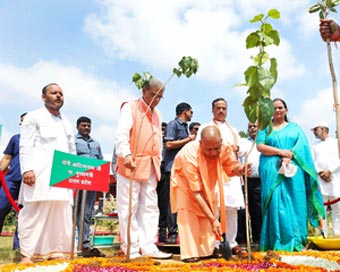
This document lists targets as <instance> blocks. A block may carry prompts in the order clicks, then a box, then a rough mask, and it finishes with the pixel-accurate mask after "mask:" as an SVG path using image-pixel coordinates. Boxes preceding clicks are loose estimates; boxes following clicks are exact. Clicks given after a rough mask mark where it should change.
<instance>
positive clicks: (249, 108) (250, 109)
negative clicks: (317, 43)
mask: <svg viewBox="0 0 340 272" xmlns="http://www.w3.org/2000/svg"><path fill="white" fill-rule="evenodd" d="M245 101H247V98H246V100H245ZM243 106H244V112H245V114H246V116H247V118H248V120H249V122H251V123H255V122H256V120H257V116H258V105H257V104H256V103H247V104H244V105H243Z"/></svg>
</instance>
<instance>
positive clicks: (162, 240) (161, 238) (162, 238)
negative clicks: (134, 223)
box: [158, 228, 166, 243]
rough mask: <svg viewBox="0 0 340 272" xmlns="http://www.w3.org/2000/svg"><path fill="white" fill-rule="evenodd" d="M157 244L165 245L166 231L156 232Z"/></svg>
mask: <svg viewBox="0 0 340 272" xmlns="http://www.w3.org/2000/svg"><path fill="white" fill-rule="evenodd" d="M158 242H159V243H166V229H163V228H161V229H159V231H158Z"/></svg>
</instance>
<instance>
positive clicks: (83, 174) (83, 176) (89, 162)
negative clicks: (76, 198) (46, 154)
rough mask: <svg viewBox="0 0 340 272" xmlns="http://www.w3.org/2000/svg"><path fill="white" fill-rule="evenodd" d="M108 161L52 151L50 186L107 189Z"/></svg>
mask: <svg viewBox="0 0 340 272" xmlns="http://www.w3.org/2000/svg"><path fill="white" fill-rule="evenodd" d="M109 176H110V162H108V161H104V160H98V159H94V158H88V157H83V156H77V155H73V154H70V153H65V152H61V151H58V150H55V151H54V155H53V165H52V172H51V179H50V186H56V187H62V188H70V189H77V190H90V191H100V192H108V191H109V181H110V177H109Z"/></svg>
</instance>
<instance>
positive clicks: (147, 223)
mask: <svg viewBox="0 0 340 272" xmlns="http://www.w3.org/2000/svg"><path fill="white" fill-rule="evenodd" d="M146 121H147V120H145V122H146ZM132 126H133V117H132V111H131V106H130V104H129V103H125V104H124V106H123V107H122V108H121V112H120V117H119V122H118V127H117V130H116V138H115V148H116V153H117V155H118V156H121V157H123V158H124V157H125V156H126V155H128V154H131V147H130V130H131V128H132ZM150 172H151V174H150V179H149V180H148V181H146V182H139V181H136V180H132V182H131V186H132V199H131V205H132V211H131V213H132V214H131V229H130V231H131V236H130V241H131V245H130V258H135V257H136V256H137V255H138V254H139V252H141V254H142V255H149V254H152V253H154V252H157V251H158V248H157V247H156V245H155V242H156V241H157V232H158V220H159V209H158V202H157V192H156V187H157V180H156V176H155V173H154V170H153V167H151V169H150ZM129 188H130V180H129V179H127V178H125V177H123V176H121V175H119V174H117V210H118V217H119V232H120V237H121V242H122V245H121V248H122V250H123V252H124V253H125V254H126V253H127V237H128V236H127V232H128V228H127V222H128V217H129Z"/></svg>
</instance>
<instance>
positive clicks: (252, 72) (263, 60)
mask: <svg viewBox="0 0 340 272" xmlns="http://www.w3.org/2000/svg"><path fill="white" fill-rule="evenodd" d="M270 18H271V19H279V18H280V12H279V11H278V10H276V9H271V10H269V11H268V12H267V15H266V16H265V15H264V14H258V15H256V16H255V17H254V18H253V19H251V20H250V22H251V23H260V27H259V29H257V30H256V31H254V32H252V33H250V34H249V35H248V36H247V38H246V47H247V49H254V48H257V49H258V53H257V55H255V56H252V60H253V65H251V66H249V67H248V68H247V70H246V71H245V72H244V79H245V83H243V84H240V86H247V87H248V89H247V94H248V96H247V97H246V99H245V100H244V102H243V107H244V111H245V113H246V115H247V118H248V121H249V122H251V123H255V122H257V123H258V129H265V128H266V127H267V126H270V128H271V120H272V117H273V114H274V104H273V102H272V100H271V98H270V91H271V89H272V88H273V86H274V84H275V83H276V81H277V77H278V72H277V61H276V58H271V57H269V54H268V53H267V52H266V50H265V49H266V47H268V46H271V45H276V46H278V45H279V44H280V34H279V32H278V31H277V30H276V29H274V27H273V26H272V25H271V24H270V23H268V21H267V20H268V19H270ZM254 145H255V142H254V143H253V145H252V147H251V149H250V150H249V151H248V153H247V154H246V156H245V165H246V172H247V171H248V170H247V167H248V157H249V154H250V153H251V151H252V149H253V148H254ZM244 187H245V189H244V191H245V207H246V230H247V248H248V252H249V254H248V257H249V260H250V259H251V248H250V240H249V210H248V178H247V176H245V180H244Z"/></svg>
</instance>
